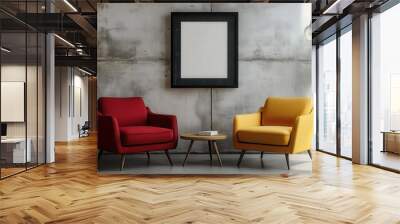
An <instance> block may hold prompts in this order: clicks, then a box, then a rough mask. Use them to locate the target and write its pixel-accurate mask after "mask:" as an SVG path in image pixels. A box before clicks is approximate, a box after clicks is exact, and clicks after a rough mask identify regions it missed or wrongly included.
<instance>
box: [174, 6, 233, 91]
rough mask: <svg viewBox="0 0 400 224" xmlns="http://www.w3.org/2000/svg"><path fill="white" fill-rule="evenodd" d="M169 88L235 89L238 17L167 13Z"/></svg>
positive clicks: (222, 14) (223, 14) (205, 13)
mask: <svg viewBox="0 0 400 224" xmlns="http://www.w3.org/2000/svg"><path fill="white" fill-rule="evenodd" d="M171 27H172V30H171V45H172V46H171V87H172V88H188V87H189V88H194V87H198V88H206V87H215V88H237V87H238V13H237V12H172V13H171Z"/></svg>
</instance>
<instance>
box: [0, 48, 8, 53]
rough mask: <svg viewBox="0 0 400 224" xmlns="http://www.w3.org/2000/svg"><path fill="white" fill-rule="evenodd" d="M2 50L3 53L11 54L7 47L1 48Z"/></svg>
mask: <svg viewBox="0 0 400 224" xmlns="http://www.w3.org/2000/svg"><path fill="white" fill-rule="evenodd" d="M0 49H1V51H4V52H6V53H10V52H11V50H9V49H7V48H5V47H1V48H0Z"/></svg>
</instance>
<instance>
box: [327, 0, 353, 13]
mask: <svg viewBox="0 0 400 224" xmlns="http://www.w3.org/2000/svg"><path fill="white" fill-rule="evenodd" d="M354 1H355V0H336V1H335V2H333V3H332V4H331V5H330V6H329V7H328V8H327V9H325V10H324V12H322V14H324V15H326V14H342V13H343V10H344V9H345V8H347V7H348V6H349V5H351V4H352V3H353V2H354Z"/></svg>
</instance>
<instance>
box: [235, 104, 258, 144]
mask: <svg viewBox="0 0 400 224" xmlns="http://www.w3.org/2000/svg"><path fill="white" fill-rule="evenodd" d="M260 125H261V112H256V113H251V114H239V115H236V116H235V117H234V118H233V133H232V138H233V143H234V144H236V143H237V142H238V140H237V131H238V130H240V129H241V128H245V127H254V126H260Z"/></svg>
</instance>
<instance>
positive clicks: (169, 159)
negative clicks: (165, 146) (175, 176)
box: [165, 150, 174, 166]
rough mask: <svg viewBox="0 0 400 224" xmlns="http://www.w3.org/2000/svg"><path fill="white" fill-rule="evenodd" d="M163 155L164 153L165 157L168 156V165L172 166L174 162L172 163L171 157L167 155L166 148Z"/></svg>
mask: <svg viewBox="0 0 400 224" xmlns="http://www.w3.org/2000/svg"><path fill="white" fill-rule="evenodd" d="M165 155H166V156H167V158H168V162H169V165H171V166H173V165H174V164H173V163H172V160H171V157H170V156H169V152H168V150H165Z"/></svg>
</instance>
